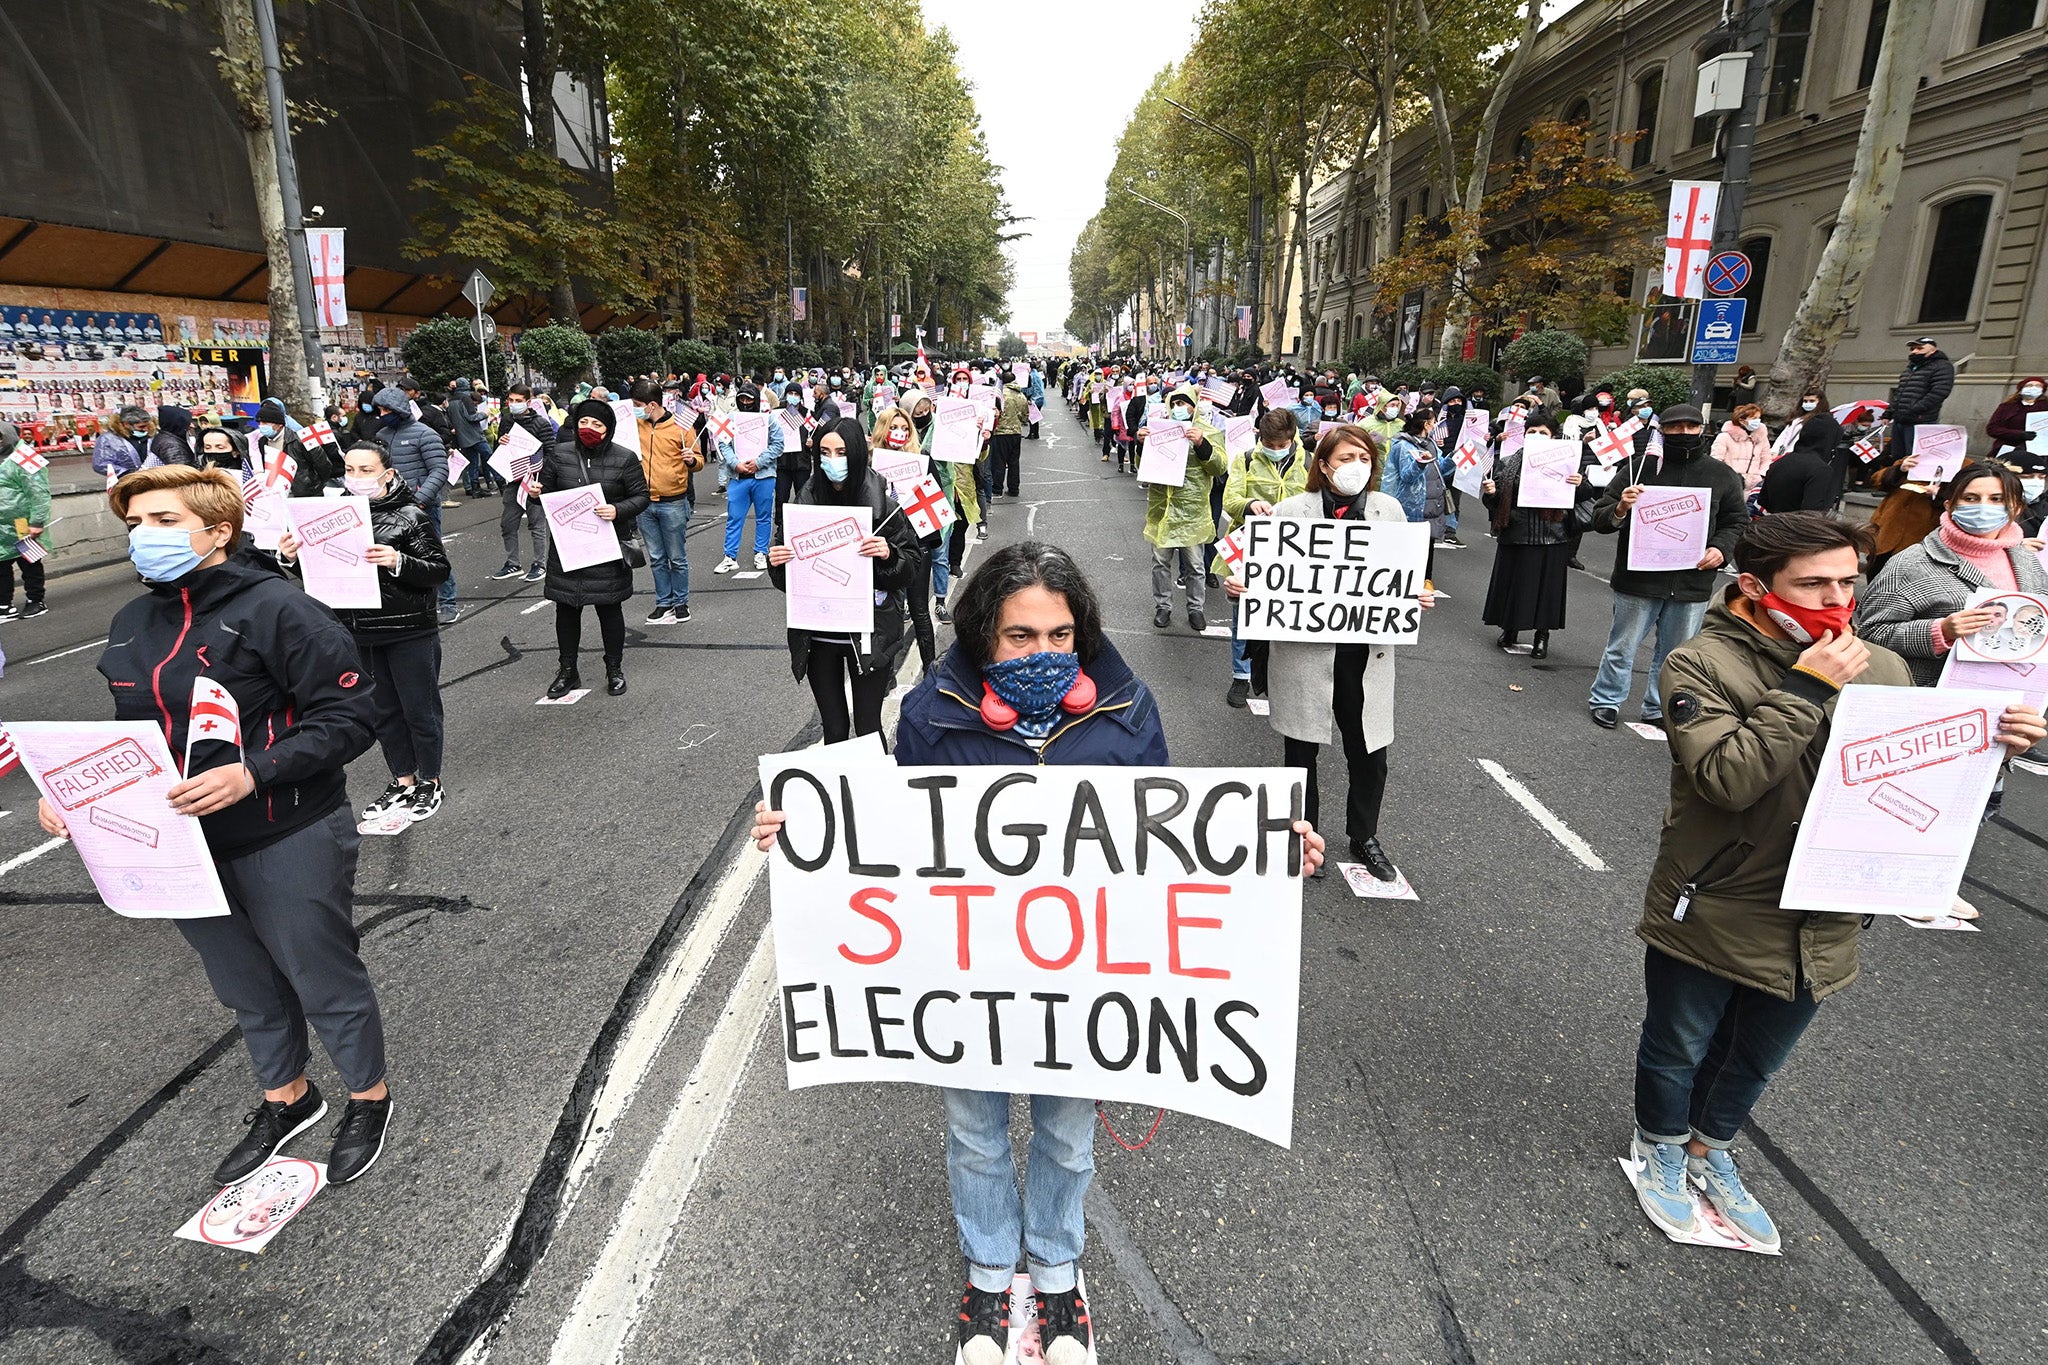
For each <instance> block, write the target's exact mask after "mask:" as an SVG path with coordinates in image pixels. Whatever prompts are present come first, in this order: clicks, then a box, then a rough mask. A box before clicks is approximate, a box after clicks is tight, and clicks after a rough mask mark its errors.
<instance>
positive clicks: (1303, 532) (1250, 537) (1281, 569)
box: [1237, 517, 1429, 644]
mask: <svg viewBox="0 0 2048 1365" xmlns="http://www.w3.org/2000/svg"><path fill="white" fill-rule="evenodd" d="M1428 562H1429V523H1428V522H1412V523H1411V522H1405V521H1348V520H1347V521H1330V520H1325V519H1323V518H1313V519H1311V518H1307V517H1247V518H1245V523H1244V564H1243V566H1242V568H1241V570H1240V572H1241V573H1242V575H1243V578H1244V584H1245V594H1244V596H1243V597H1240V598H1239V599H1238V610H1239V616H1238V627H1237V633H1238V638H1240V639H1244V640H1312V641H1315V642H1317V643H1319V644H1344V643H1360V644H1408V643H1411V642H1413V641H1414V640H1415V639H1416V637H1417V636H1418V635H1419V634H1420V633H1421V630H1422V607H1421V604H1420V603H1418V602H1417V601H1416V598H1417V596H1418V594H1420V593H1421V591H1422V586H1423V572H1424V569H1425V568H1426V567H1427V565H1428Z"/></svg>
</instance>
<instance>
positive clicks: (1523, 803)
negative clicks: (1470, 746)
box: [1479, 758, 1608, 872]
mask: <svg viewBox="0 0 2048 1365" xmlns="http://www.w3.org/2000/svg"><path fill="white" fill-rule="evenodd" d="M1479 766H1480V767H1481V768H1484V769H1485V770H1486V775H1487V776H1488V777H1490V778H1492V779H1493V780H1494V781H1496V782H1498V783H1500V789H1501V790H1502V791H1504V792H1506V793H1507V794H1508V795H1509V796H1512V797H1514V798H1515V804H1517V805H1519V806H1520V807H1521V808H1522V809H1523V810H1525V811H1527V812H1529V816H1530V818H1531V819H1533V820H1534V821H1535V822H1536V823H1537V824H1539V825H1541V826H1543V828H1544V830H1545V831H1546V832H1547V833H1548V834H1549V835H1550V837H1551V838H1553V839H1555V840H1557V842H1558V843H1560V844H1562V845H1564V850H1565V852H1567V853H1569V854H1571V855H1572V856H1573V857H1574V858H1577V859H1578V860H1579V861H1580V862H1582V863H1584V864H1585V865H1586V866H1587V867H1589V868H1591V869H1592V870H1593V871H1595V872H1605V871H1607V870H1608V869H1607V864H1606V863H1604V862H1602V861H1600V855H1599V854H1597V853H1595V852H1594V851H1593V846H1592V845H1591V844H1589V843H1587V842H1586V841H1585V840H1584V839H1581V838H1580V837H1579V836H1578V835H1577V834H1575V833H1573V832H1572V829H1571V826H1569V825H1567V824H1565V822H1564V821H1562V820H1560V819H1558V818H1557V816H1555V815H1553V814H1552V813H1551V811H1550V808H1549V807H1548V806H1546V805H1544V804H1543V803H1542V802H1541V801H1538V800H1537V799H1536V797H1535V794H1534V793H1532V792H1531V791H1530V790H1529V789H1528V788H1527V787H1525V786H1523V785H1522V784H1521V783H1520V782H1517V781H1516V780H1515V779H1514V778H1513V777H1511V776H1510V775H1509V774H1508V770H1507V769H1506V768H1503V767H1501V766H1500V764H1498V763H1496V762H1494V761H1493V760H1492V759H1490V758H1482V759H1480V760H1479Z"/></svg>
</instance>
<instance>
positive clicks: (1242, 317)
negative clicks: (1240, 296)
mask: <svg viewBox="0 0 2048 1365" xmlns="http://www.w3.org/2000/svg"><path fill="white" fill-rule="evenodd" d="M1251 337H1252V310H1251V305H1250V304H1242V303H1241V304H1239V305H1238V306H1237V339H1238V340H1239V341H1250V340H1251Z"/></svg>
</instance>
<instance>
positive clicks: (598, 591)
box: [540, 398, 648, 698]
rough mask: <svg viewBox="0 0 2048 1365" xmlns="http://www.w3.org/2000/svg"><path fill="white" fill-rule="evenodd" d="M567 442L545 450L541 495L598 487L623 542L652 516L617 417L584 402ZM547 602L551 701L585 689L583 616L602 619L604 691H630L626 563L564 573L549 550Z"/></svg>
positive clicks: (557, 554) (607, 407) (604, 513)
mask: <svg viewBox="0 0 2048 1365" xmlns="http://www.w3.org/2000/svg"><path fill="white" fill-rule="evenodd" d="M569 417H570V421H571V426H570V429H569V435H568V437H567V438H566V439H563V440H560V441H557V442H556V443H555V444H554V445H552V446H550V447H548V449H547V452H546V454H545V456H544V457H543V459H542V461H541V467H540V491H541V492H543V493H555V492H559V491H561V490H562V489H564V488H581V487H589V486H595V487H596V488H597V489H598V490H599V492H600V493H601V495H602V496H603V498H604V501H603V502H602V503H601V504H599V505H598V507H597V508H596V509H595V511H596V515H597V518H598V520H600V521H608V522H610V523H611V524H612V529H613V531H614V532H615V533H617V534H618V536H619V539H620V540H621V542H623V541H624V540H625V539H626V533H627V528H629V527H631V526H632V525H633V523H634V521H635V520H636V519H637V518H638V517H639V515H640V514H641V513H642V512H644V511H646V510H647V507H648V501H647V476H646V475H645V474H644V473H642V472H641V469H640V461H639V460H638V459H636V458H634V455H633V452H632V451H630V450H627V449H626V448H625V447H623V446H620V445H616V444H614V443H613V442H612V435H613V433H614V431H615V430H616V426H615V423H616V420H617V414H616V413H614V412H613V411H612V407H611V404H609V403H603V402H599V401H598V400H596V399H588V398H587V399H585V400H584V401H583V402H581V403H578V404H577V405H576V406H575V407H573V408H571V409H570V410H569ZM543 595H544V596H545V597H546V598H547V599H548V600H549V601H550V602H553V603H554V604H555V650H556V653H557V655H558V660H559V666H558V667H557V668H556V670H555V678H554V681H553V682H551V683H549V684H548V696H549V697H550V698H556V697H564V696H567V695H568V694H569V693H570V692H572V691H574V690H575V689H577V688H579V687H581V686H582V685H583V676H582V674H581V672H580V671H578V669H577V666H576V654H577V651H578V650H579V649H581V648H582V646H583V609H584V608H585V607H592V608H595V609H596V613H597V629H598V634H599V636H600V637H601V638H602V640H603V644H604V690H605V691H606V692H608V693H610V694H611V695H612V696H614V697H617V696H623V695H624V694H625V691H626V663H625V660H626V614H625V601H626V599H627V598H629V597H631V596H632V595H633V571H632V569H630V568H629V567H627V565H626V563H625V561H624V560H623V559H615V560H611V561H609V562H608V563H604V564H591V565H588V566H586V567H584V568H581V569H564V568H563V567H562V555H561V547H560V546H558V545H556V544H554V543H553V542H552V540H550V543H549V545H548V573H547V587H546V588H545V589H544V591H543Z"/></svg>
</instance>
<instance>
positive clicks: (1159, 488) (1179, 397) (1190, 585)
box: [1138, 384, 1230, 635]
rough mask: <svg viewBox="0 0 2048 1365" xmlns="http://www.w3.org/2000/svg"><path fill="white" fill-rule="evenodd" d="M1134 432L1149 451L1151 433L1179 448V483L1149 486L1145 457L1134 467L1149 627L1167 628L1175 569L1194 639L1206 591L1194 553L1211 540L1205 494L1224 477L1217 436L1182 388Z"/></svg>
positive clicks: (1202, 626)
mask: <svg viewBox="0 0 2048 1365" xmlns="http://www.w3.org/2000/svg"><path fill="white" fill-rule="evenodd" d="M1153 420H1154V422H1155V423H1156V428H1153V427H1148V428H1146V429H1144V430H1141V431H1140V432H1139V433H1138V437H1139V439H1140V440H1143V441H1145V442H1146V447H1145V449H1146V451H1148V452H1149V451H1150V450H1151V436H1152V433H1153V431H1154V430H1155V429H1157V430H1169V429H1170V430H1172V431H1173V432H1175V433H1176V437H1177V442H1178V444H1179V446H1180V460H1179V468H1180V478H1178V479H1174V480H1164V479H1162V480H1160V481H1157V482H1155V481H1153V480H1151V479H1149V478H1147V477H1146V476H1147V475H1148V474H1150V473H1154V472H1156V469H1155V468H1154V466H1153V465H1152V464H1151V460H1150V456H1149V454H1147V455H1145V456H1142V457H1141V458H1140V460H1139V465H1138V482H1139V483H1149V484H1151V487H1150V488H1149V489H1148V490H1147V492H1146V498H1145V539H1146V540H1148V541H1150V542H1151V544H1152V624H1153V625H1154V626H1156V627H1158V628H1159V629H1161V630H1164V629H1166V628H1167V627H1168V626H1170V625H1172V624H1173V580H1174V578H1175V576H1176V574H1175V569H1176V566H1178V571H1179V572H1178V576H1179V578H1180V585H1181V590H1182V591H1183V592H1185V593H1186V594H1187V599H1188V629H1189V630H1192V631H1194V632H1195V633H1196V634H1197V635H1199V634H1201V633H1202V632H1203V631H1205V630H1207V629H1208V628H1209V618H1208V616H1207V615H1206V614H1205V611H1206V607H1205V597H1206V589H1207V587H1208V582H1207V577H1206V575H1205V573H1204V571H1203V564H1202V557H1201V555H1200V554H1198V553H1197V551H1199V550H1200V549H1201V548H1202V547H1203V546H1205V545H1207V544H1208V543H1209V542H1210V541H1212V540H1214V539H1216V514H1215V513H1214V512H1213V511H1211V510H1210V502H1209V492H1210V490H1211V489H1212V488H1214V487H1215V484H1216V481H1217V480H1218V479H1224V478H1228V477H1229V476H1230V461H1229V459H1228V457H1227V456H1225V454H1224V453H1223V433H1222V432H1220V431H1218V430H1217V429H1216V428H1215V427H1214V426H1212V425H1210V424H1209V423H1208V422H1206V421H1203V420H1201V418H1200V417H1199V416H1198V415H1197V413H1196V411H1195V391H1194V389H1193V388H1191V387H1190V386H1188V385H1186V384H1183V385H1181V386H1180V387H1179V388H1177V389H1175V390H1174V391H1173V393H1172V394H1171V395H1170V396H1169V397H1168V398H1167V400H1166V419H1165V420H1164V421H1161V420H1160V419H1158V418H1156V417H1155V418H1154V419H1153Z"/></svg>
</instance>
